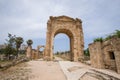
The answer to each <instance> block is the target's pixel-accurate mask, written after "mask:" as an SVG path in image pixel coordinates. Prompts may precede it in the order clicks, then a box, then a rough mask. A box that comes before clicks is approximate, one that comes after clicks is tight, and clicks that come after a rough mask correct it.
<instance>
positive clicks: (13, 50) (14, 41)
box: [0, 33, 23, 60]
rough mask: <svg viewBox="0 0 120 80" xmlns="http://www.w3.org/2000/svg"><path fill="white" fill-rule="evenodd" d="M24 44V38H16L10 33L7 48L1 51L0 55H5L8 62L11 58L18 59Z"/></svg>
mask: <svg viewBox="0 0 120 80" xmlns="http://www.w3.org/2000/svg"><path fill="white" fill-rule="evenodd" d="M22 43H23V38H22V37H16V36H15V35H12V34H9V33H8V39H6V43H5V44H4V45H5V48H2V49H0V54H4V55H5V56H6V58H7V59H6V60H10V59H11V56H12V58H13V57H15V56H16V57H18V53H19V52H20V51H19V48H20V46H21V44H22Z"/></svg>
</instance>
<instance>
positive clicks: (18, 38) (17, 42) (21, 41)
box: [15, 37, 24, 56]
mask: <svg viewBox="0 0 120 80" xmlns="http://www.w3.org/2000/svg"><path fill="white" fill-rule="evenodd" d="M23 41H24V40H23V38H22V37H16V38H15V42H16V43H15V44H16V50H17V56H18V53H19V48H20V46H21V44H22V43H23Z"/></svg>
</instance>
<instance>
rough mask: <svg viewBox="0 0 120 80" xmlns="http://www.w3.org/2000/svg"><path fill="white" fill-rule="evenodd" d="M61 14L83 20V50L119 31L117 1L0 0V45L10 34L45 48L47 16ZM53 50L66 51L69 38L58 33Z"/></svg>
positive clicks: (119, 19)
mask: <svg viewBox="0 0 120 80" xmlns="http://www.w3.org/2000/svg"><path fill="white" fill-rule="evenodd" d="M61 15H66V16H69V17H72V18H79V19H81V20H82V22H83V23H82V26H83V32H84V42H85V48H87V47H88V44H89V43H92V42H93V39H95V38H97V37H105V36H107V35H109V34H110V33H112V32H114V31H115V30H120V0H0V44H4V43H5V39H7V38H8V37H7V35H8V33H11V34H14V35H16V36H21V37H23V38H24V44H26V40H28V39H32V40H33V43H34V44H33V48H36V47H37V45H45V44H46V28H47V21H48V19H49V17H50V16H61ZM61 43H62V44H61ZM61 46H62V47H61ZM54 47H55V48H54V49H55V51H57V50H58V51H60V50H69V38H68V37H67V36H66V35H63V34H58V35H57V36H56V37H55V41H54Z"/></svg>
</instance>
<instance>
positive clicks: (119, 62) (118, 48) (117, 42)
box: [111, 38, 120, 74]
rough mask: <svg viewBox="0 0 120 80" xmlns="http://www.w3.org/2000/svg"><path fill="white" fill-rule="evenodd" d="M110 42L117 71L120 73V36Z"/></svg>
mask: <svg viewBox="0 0 120 80" xmlns="http://www.w3.org/2000/svg"><path fill="white" fill-rule="evenodd" d="M111 44H112V45H113V47H114V50H115V51H114V54H115V62H116V68H117V72H118V73H119V74H120V38H113V39H112V42H111Z"/></svg>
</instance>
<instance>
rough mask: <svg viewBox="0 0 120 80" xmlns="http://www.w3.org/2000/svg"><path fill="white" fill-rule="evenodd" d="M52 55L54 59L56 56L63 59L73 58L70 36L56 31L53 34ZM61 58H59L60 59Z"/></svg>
mask: <svg viewBox="0 0 120 80" xmlns="http://www.w3.org/2000/svg"><path fill="white" fill-rule="evenodd" d="M53 42H54V44H53V45H54V48H53V51H54V56H55V59H56V58H57V59H58V60H59V58H58V57H60V58H63V59H65V60H71V61H72V60H73V59H72V54H71V53H72V52H71V50H72V49H71V46H70V45H71V44H70V37H69V36H68V35H67V34H65V33H58V34H56V35H55V36H54V40H53ZM60 60H61V59H60Z"/></svg>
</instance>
